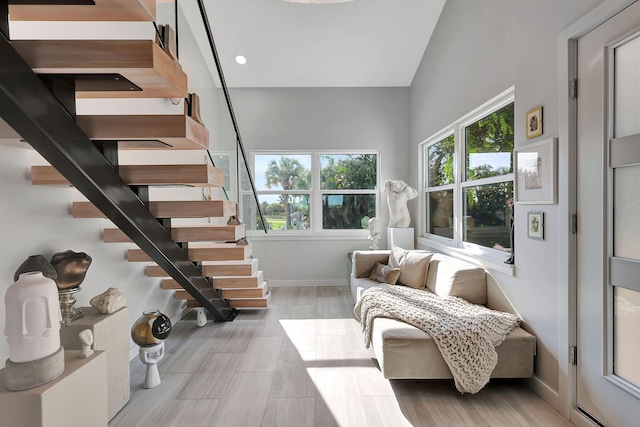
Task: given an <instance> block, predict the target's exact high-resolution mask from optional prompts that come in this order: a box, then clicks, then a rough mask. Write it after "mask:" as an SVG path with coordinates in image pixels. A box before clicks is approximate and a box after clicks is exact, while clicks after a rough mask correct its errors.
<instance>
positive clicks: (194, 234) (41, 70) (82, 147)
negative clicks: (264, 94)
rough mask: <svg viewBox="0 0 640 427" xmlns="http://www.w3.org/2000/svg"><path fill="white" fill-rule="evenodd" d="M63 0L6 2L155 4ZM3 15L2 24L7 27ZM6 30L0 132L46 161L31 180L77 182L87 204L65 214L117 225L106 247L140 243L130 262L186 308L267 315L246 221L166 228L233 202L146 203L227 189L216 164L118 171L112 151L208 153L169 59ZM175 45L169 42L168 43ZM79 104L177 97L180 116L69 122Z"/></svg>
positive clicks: (133, 46)
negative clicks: (167, 194)
mask: <svg viewBox="0 0 640 427" xmlns="http://www.w3.org/2000/svg"><path fill="white" fill-rule="evenodd" d="M60 2H61V3H65V4H42V2H39V1H38V0H9V12H10V18H11V19H12V20H25V21H147V22H153V21H154V20H155V12H156V10H155V0H93V1H91V0H61V1H60ZM56 3H58V2H56ZM1 13H2V10H0V18H2V19H1V20H0V21H2V20H6V16H5V17H3V16H1ZM6 24H7V22H0V31H2V33H3V34H0V39H1V40H0V57H2V58H3V61H5V62H6V61H8V62H6V63H10V65H6V64H5V66H6V67H7V69H5V70H1V69H0V104H3V105H0V117H2V119H3V120H0V137H15V136H16V135H20V137H21V138H22V139H24V140H26V141H27V142H28V143H29V144H30V145H31V146H33V147H34V148H35V149H36V150H37V151H39V152H40V153H41V154H42V155H43V156H44V157H45V159H47V160H48V161H49V162H50V163H51V166H33V167H32V169H31V180H32V183H33V184H34V185H46V186H69V185H73V186H75V187H77V188H78V190H80V191H81V192H82V193H83V194H85V196H87V198H88V199H89V202H75V203H73V206H72V207H71V214H72V215H73V217H74V218H109V219H110V220H111V221H112V222H113V223H114V224H115V225H116V226H117V227H118V228H107V229H105V230H104V232H103V238H104V241H105V242H107V243H116V242H119V243H125V242H126V243H131V242H133V243H135V244H136V245H138V248H135V249H129V250H128V252H127V258H128V261H129V262H147V263H153V262H155V264H150V265H148V266H147V269H146V272H147V276H148V277H158V278H164V279H163V280H162V288H163V289H167V290H170V291H172V292H175V295H176V298H178V299H183V300H187V306H188V307H200V306H204V307H205V308H207V309H208V310H209V311H210V312H211V313H212V314H213V315H214V318H215V319H216V320H223V321H224V320H232V319H233V318H234V317H235V313H236V312H235V309H243V308H267V307H268V302H269V298H270V294H269V291H268V288H267V283H266V282H265V281H264V278H263V273H262V271H260V270H259V268H258V260H257V259H254V258H253V257H252V245H251V244H250V243H247V242H246V239H245V231H246V230H245V228H246V227H245V226H244V225H242V224H240V225H210V224H209V225H176V226H173V227H172V226H171V219H173V218H218V219H222V220H226V219H228V218H231V217H235V216H237V204H236V203H235V202H232V201H228V200H187V201H175V200H159V201H156V200H149V199H148V194H149V192H148V187H149V186H190V187H223V186H224V172H223V171H222V170H221V169H217V168H215V167H213V166H211V165H206V164H173V165H127V164H122V165H121V164H119V161H118V151H119V150H167V149H178V150H203V153H206V151H205V150H206V149H208V146H209V140H208V139H209V132H208V130H207V129H206V127H205V126H204V124H203V123H202V120H201V119H200V116H199V111H198V99H197V96H195V95H192V94H189V93H188V90H187V87H188V84H187V76H186V74H185V73H184V72H183V70H182V67H181V66H180V64H179V63H178V62H177V61H176V60H174V56H173V53H172V52H165V50H163V48H162V47H161V46H160V45H159V44H158V43H156V41H153V40H14V41H11V42H9V41H8V25H6ZM167 33H168V32H165V33H163V34H167ZM4 36H7V37H4ZM171 44H172V43H171V42H170V41H168V40H165V43H164V45H166V46H170V45H171ZM1 67H3V65H2V64H0V68H1ZM12 67H13V68H15V69H17V70H18V71H17V72H15V70H14V69H13V68H12ZM8 70H9V71H8ZM11 73H14V74H13V75H15V76H17V77H14V80H11V79H10V78H9V77H8V76H9V75H11ZM34 73H35V74H34ZM3 74H4V76H5V77H2V75H3ZM36 74H37V75H38V76H40V79H39V78H38V77H37V76H36ZM39 80H42V81H44V82H45V84H46V85H47V87H43V85H42V84H40V83H39ZM12 85H18V86H16V87H17V89H16V87H13V86H12ZM29 86H31V88H30V87H29ZM30 90H32V91H33V92H30ZM25 94H27V95H30V96H31V97H32V99H37V100H39V101H40V100H42V102H40V103H38V105H32V104H28V103H27V101H23V100H22V99H24V98H25ZM76 98H172V99H176V98H185V101H184V102H185V109H184V114H178V115H175V114H173V115H79V116H77V117H76V114H75V99H76ZM5 101H6V102H5ZM43 108H46V111H47V112H48V114H47V117H44V118H43V117H39V116H38V112H39V111H42V109H43ZM14 110H16V111H18V113H15V112H14ZM34 117H35V119H34ZM70 119H71V120H70ZM4 121H6V123H5V122H4ZM34 121H35V122H37V123H36V124H37V125H36V126H33V124H34ZM7 124H8V125H7ZM147 152H148V151H147ZM153 219H156V220H157V221H152V220H153ZM230 223H231V224H234V223H232V222H230ZM191 242H197V243H193V244H192V243H191Z"/></svg>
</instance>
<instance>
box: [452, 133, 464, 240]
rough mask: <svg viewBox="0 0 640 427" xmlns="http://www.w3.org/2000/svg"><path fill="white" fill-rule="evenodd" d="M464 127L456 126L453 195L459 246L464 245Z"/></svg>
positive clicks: (454, 234)
mask: <svg viewBox="0 0 640 427" xmlns="http://www.w3.org/2000/svg"><path fill="white" fill-rule="evenodd" d="M463 132H464V129H463V128H462V126H459V125H458V126H456V130H455V137H454V138H455V150H454V153H455V154H454V155H455V156H456V162H455V163H456V170H455V175H456V185H455V189H454V195H453V218H454V221H453V222H454V230H453V238H454V240H455V242H456V246H457V247H461V246H462V226H463V225H462V181H463V177H464V170H465V168H464V159H465V152H464V135H463Z"/></svg>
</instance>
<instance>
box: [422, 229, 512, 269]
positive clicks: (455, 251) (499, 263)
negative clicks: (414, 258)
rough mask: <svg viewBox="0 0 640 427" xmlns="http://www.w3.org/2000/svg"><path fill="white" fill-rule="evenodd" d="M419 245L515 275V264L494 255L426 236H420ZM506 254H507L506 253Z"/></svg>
mask: <svg viewBox="0 0 640 427" xmlns="http://www.w3.org/2000/svg"><path fill="white" fill-rule="evenodd" d="M417 240H418V246H421V247H424V248H427V249H434V250H437V251H438V252H442V253H444V254H446V255H450V256H453V257H455V258H459V259H462V260H463V261H467V262H469V263H471V264H476V265H480V266H482V267H484V268H486V269H487V270H491V271H496V272H498V273H502V274H505V275H507V276H515V265H509V264H505V263H504V260H501V259H498V258H493V257H491V258H490V257H485V256H482V257H481V256H478V255H476V254H473V253H471V252H470V251H469V250H467V249H462V248H454V247H451V246H448V245H445V244H443V243H440V242H436V241H435V240H433V239H427V238H425V237H418V239H417ZM505 255H506V254H505Z"/></svg>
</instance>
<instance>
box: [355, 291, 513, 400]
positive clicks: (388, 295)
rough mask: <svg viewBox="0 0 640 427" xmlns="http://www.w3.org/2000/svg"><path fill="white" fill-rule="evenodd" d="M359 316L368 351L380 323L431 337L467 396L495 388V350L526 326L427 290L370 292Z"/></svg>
mask: <svg viewBox="0 0 640 427" xmlns="http://www.w3.org/2000/svg"><path fill="white" fill-rule="evenodd" d="M354 312H355V314H356V316H357V318H358V320H360V323H361V324H362V330H363V332H364V340H365V344H366V346H367V348H369V346H370V344H371V333H372V332H373V320H374V319H375V318H376V317H386V318H389V319H396V320H400V321H403V322H405V323H408V324H410V325H413V326H415V327H416V328H419V329H422V330H423V331H425V332H426V333H428V334H429V335H430V336H431V337H432V338H433V340H434V341H435V343H436V344H437V346H438V349H439V350H440V353H441V354H442V357H443V358H444V360H445V362H447V365H448V366H449V369H451V374H452V375H453V378H454V381H455V384H456V388H457V389H458V390H459V391H460V392H462V393H477V392H478V391H480V390H481V389H482V387H484V386H485V385H486V384H487V383H488V382H489V379H490V376H491V372H493V369H494V368H495V367H496V364H497V363H498V353H497V352H496V349H495V347H497V346H498V345H500V344H501V343H502V341H504V339H505V338H506V336H507V335H508V334H509V332H511V330H512V329H513V328H514V327H516V326H517V325H518V323H519V320H520V319H519V318H518V316H516V315H515V314H511V313H503V312H500V311H495V310H491V309H488V308H486V307H483V306H480V305H476V304H471V303H469V302H467V301H465V300H463V299H461V298H457V297H447V298H441V297H439V296H437V295H436V294H433V293H431V292H427V291H424V290H420V289H413V288H409V287H406V286H397V285H385V284H382V285H380V286H376V287H373V288H370V289H368V290H367V291H365V292H364V293H363V294H362V298H361V299H360V301H358V303H357V304H356V306H355V308H354Z"/></svg>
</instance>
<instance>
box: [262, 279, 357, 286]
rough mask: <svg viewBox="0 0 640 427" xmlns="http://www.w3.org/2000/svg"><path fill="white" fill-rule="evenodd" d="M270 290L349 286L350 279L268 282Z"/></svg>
mask: <svg viewBox="0 0 640 427" xmlns="http://www.w3.org/2000/svg"><path fill="white" fill-rule="evenodd" d="M267 283H268V286H269V287H270V288H284V287H289V286H349V280H348V279H344V280H342V279H334V280H326V279H324V280H267Z"/></svg>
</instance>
